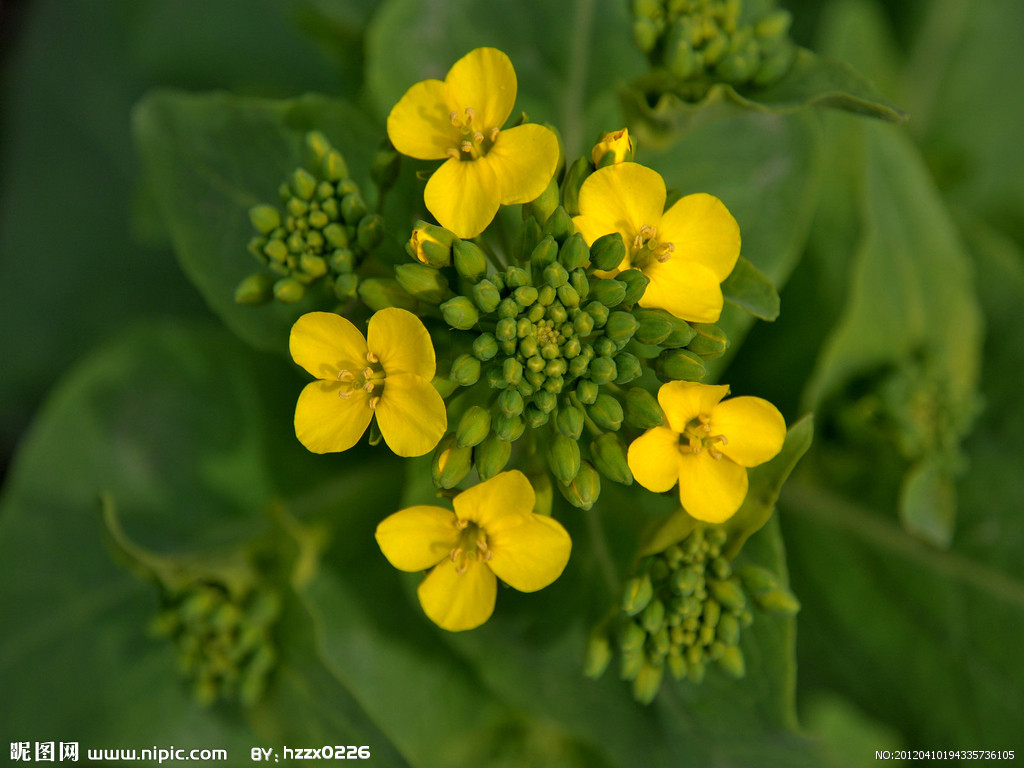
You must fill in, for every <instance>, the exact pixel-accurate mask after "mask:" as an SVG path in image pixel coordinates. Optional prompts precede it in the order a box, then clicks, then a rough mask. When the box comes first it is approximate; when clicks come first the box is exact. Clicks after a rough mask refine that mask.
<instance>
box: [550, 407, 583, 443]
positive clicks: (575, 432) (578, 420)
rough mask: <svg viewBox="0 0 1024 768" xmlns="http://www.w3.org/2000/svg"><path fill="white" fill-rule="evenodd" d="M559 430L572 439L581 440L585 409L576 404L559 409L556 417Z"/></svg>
mask: <svg viewBox="0 0 1024 768" xmlns="http://www.w3.org/2000/svg"><path fill="white" fill-rule="evenodd" d="M555 426H556V427H558V431H559V432H560V433H562V434H563V435H565V436H566V437H568V438H569V439H570V440H579V438H580V435H581V434H582V433H583V411H582V410H580V409H579V408H577V407H576V406H574V405H566V406H564V407H563V408H559V409H558V415H557V416H556V417H555Z"/></svg>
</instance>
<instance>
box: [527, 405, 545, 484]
mask: <svg viewBox="0 0 1024 768" xmlns="http://www.w3.org/2000/svg"><path fill="white" fill-rule="evenodd" d="M523 418H524V419H525V420H526V425H527V426H528V427H530V429H539V428H540V427H543V426H544V425H545V424H547V423H548V421H550V420H551V414H550V413H545V412H544V411H542V410H540V408H538V407H537V406H535V405H533V404H532V403H531V404H530V405H528V406H526V408H525V409H524V410H523ZM534 490H536V489H534Z"/></svg>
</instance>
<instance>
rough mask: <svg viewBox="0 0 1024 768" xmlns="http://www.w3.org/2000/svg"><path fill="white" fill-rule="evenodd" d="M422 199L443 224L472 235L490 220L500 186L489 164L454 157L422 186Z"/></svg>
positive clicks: (494, 212) (495, 210)
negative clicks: (424, 187)
mask: <svg viewBox="0 0 1024 768" xmlns="http://www.w3.org/2000/svg"><path fill="white" fill-rule="evenodd" d="M423 202H424V203H426V206H427V210H429V211H430V212H431V213H432V214H433V215H434V218H435V219H437V221H438V223H439V224H440V225H441V226H442V227H444V228H445V229H449V230H451V231H452V232H453V233H455V236H456V237H461V238H465V239H469V238H471V237H476V236H477V235H479V234H480V233H481V232H483V231H484V230H485V229H486V228H487V225H488V224H490V223H491V220H492V219H493V218H494V214H496V213H497V212H498V205H499V203H500V202H501V190H500V189H499V188H498V180H497V178H496V177H495V175H494V169H493V168H491V166H490V165H488V164H487V163H481V162H480V161H478V160H457V159H455V158H454V157H453V158H450V159H449V160H448V162H446V163H445V164H444V165H442V166H441V167H440V168H438V169H437V170H436V171H434V175H433V176H431V177H430V180H429V181H428V182H427V188H426V189H425V190H423Z"/></svg>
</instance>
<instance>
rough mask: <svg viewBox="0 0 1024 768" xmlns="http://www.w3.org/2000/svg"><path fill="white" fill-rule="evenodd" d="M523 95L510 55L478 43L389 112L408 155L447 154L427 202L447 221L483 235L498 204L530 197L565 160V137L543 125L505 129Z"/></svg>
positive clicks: (395, 139) (463, 233)
mask: <svg viewBox="0 0 1024 768" xmlns="http://www.w3.org/2000/svg"><path fill="white" fill-rule="evenodd" d="M515 100H516V73H515V70H514V69H513V68H512V62H511V61H509V58H508V56H506V55H505V54H504V53H502V52H501V51H499V50H496V49H494V48H477V49H476V50H473V51H470V52H469V53H467V54H466V55H465V56H463V57H462V58H461V59H459V60H458V61H457V62H455V64H454V65H453V66H452V68H451V69H450V70H448V74H447V75H446V76H445V79H444V81H441V80H424V81H423V82H420V83H417V84H416V85H414V86H413V87H412V88H410V89H409V90H408V91H406V93H405V95H404V96H403V97H402V98H401V100H399V102H398V104H396V105H395V107H394V109H392V110H391V114H390V115H388V137H389V138H390V139H391V143H392V144H394V146H395V149H397V150H398V151H399V152H401V153H402V154H403V155H408V156H409V157H415V158H418V159H420V160H444V159H445V158H447V159H448V160H447V162H446V163H445V164H444V165H442V166H441V167H440V168H438V169H437V171H435V172H434V175H433V176H431V177H430V181H428V182H427V188H426V190H425V192H424V195H423V197H424V202H426V205H427V209H428V210H429V211H430V212H431V213H432V214H433V215H434V217H435V218H436V219H437V220H438V222H439V223H440V224H441V226H442V227H445V228H446V229H450V230H451V231H452V232H454V233H455V235H456V236H457V237H461V238H470V237H476V236H477V235H479V234H480V233H481V232H483V231H484V229H485V228H486V227H487V225H488V224H490V223H491V220H492V219H493V218H494V215H495V214H496V213H497V212H498V206H499V205H515V204H517V203H528V202H530V201H531V200H534V199H536V198H537V197H539V196H540V194H541V193H542V192H543V191H544V189H545V188H546V187H547V186H548V183H549V182H550V181H551V177H552V176H554V173H555V167H556V166H557V164H558V151H559V150H558V139H557V138H556V137H555V134H554V133H553V132H552V131H550V130H549V129H547V128H545V127H544V126H541V125H533V124H527V125H520V126H517V127H515V128H509V129H508V130H506V131H503V130H501V127H502V126H503V125H504V124H505V121H506V120H508V116H509V115H510V114H511V113H512V106H513V105H514V104H515Z"/></svg>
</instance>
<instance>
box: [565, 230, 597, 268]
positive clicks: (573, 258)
mask: <svg viewBox="0 0 1024 768" xmlns="http://www.w3.org/2000/svg"><path fill="white" fill-rule="evenodd" d="M558 261H559V262H560V263H561V265H562V266H563V267H565V268H566V269H567V270H569V271H570V272H571V271H572V270H574V269H582V268H583V267H585V266H586V265H587V263H588V262H589V261H590V249H589V248H587V242H586V240H584V239H583V235H581V234H580V233H579V232H575V233H573V234H572V235H571V236H570V237H568V238H567V239H566V241H565V244H564V245H563V246H562V248H561V249H560V250H559V252H558Z"/></svg>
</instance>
